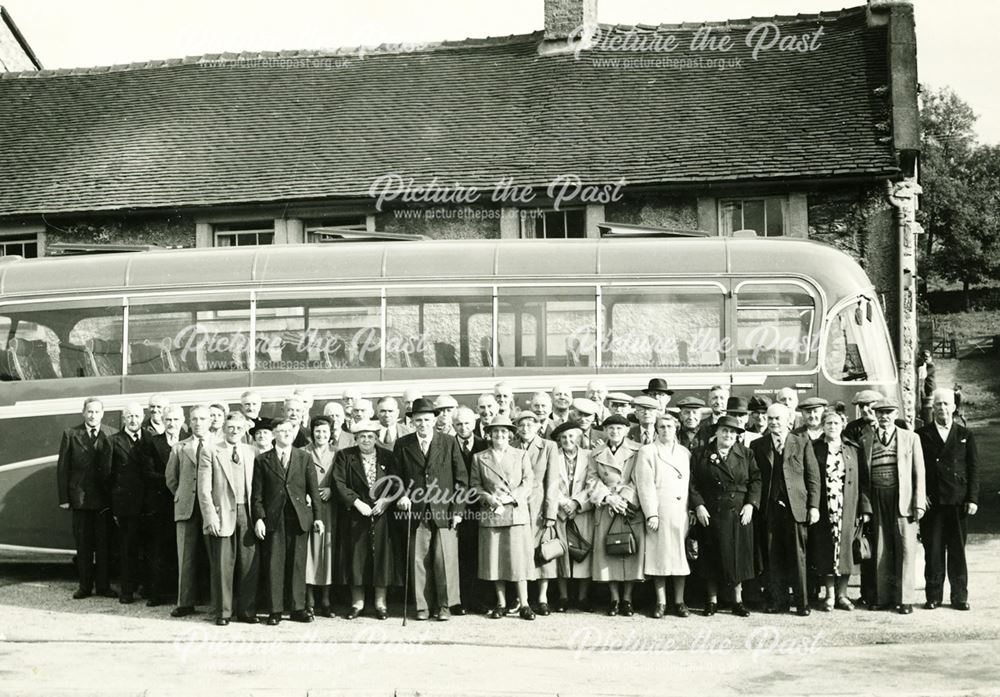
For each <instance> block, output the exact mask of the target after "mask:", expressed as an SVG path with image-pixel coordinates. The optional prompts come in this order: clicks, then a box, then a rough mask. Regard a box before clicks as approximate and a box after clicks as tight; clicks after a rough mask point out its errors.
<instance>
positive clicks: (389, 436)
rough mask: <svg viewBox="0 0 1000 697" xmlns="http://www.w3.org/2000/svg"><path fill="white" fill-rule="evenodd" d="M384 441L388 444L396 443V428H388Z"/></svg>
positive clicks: (383, 437)
mask: <svg viewBox="0 0 1000 697" xmlns="http://www.w3.org/2000/svg"><path fill="white" fill-rule="evenodd" d="M382 442H383V443H385V444H386V445H392V444H393V443H395V442H396V433H395V429H392V428H386V429H385V435H384V436H382Z"/></svg>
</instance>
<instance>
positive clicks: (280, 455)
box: [278, 451, 288, 469]
mask: <svg viewBox="0 0 1000 697" xmlns="http://www.w3.org/2000/svg"><path fill="white" fill-rule="evenodd" d="M278 462H280V463H281V467H282V469H288V455H286V454H285V453H284V452H283V451H282V452H280V453H278Z"/></svg>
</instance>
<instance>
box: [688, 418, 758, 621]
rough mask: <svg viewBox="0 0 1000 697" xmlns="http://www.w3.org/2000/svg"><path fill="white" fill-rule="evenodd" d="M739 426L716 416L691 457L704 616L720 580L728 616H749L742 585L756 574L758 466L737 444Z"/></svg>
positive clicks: (712, 608) (711, 608) (691, 500)
mask: <svg viewBox="0 0 1000 697" xmlns="http://www.w3.org/2000/svg"><path fill="white" fill-rule="evenodd" d="M741 433H743V427H742V426H740V424H739V422H738V421H737V420H736V419H735V418H734V417H732V416H723V417H720V418H719V421H718V423H716V425H715V440H714V441H712V442H710V443H709V444H708V445H707V446H706V447H705V448H704V450H702V451H701V453H700V454H699V455H698V457H697V458H696V459H695V463H694V466H693V467H692V469H691V488H690V491H689V503H690V506H691V508H692V509H693V510H694V512H695V516H696V517H697V519H698V525H699V526H700V527H699V539H700V541H701V542H702V549H701V554H700V555H699V559H698V563H699V565H700V566H701V569H702V575H703V576H704V577H705V585H706V587H707V591H708V597H707V599H706V603H705V615H706V616H711V615H714V614H715V610H716V607H717V605H718V601H719V583H724V584H726V585H727V586H731V587H732V588H733V590H734V594H735V600H736V604H735V605H734V606H733V614H734V615H738V616H739V617H748V616H749V615H750V611H749V610H747V608H746V606H745V605H744V604H743V591H742V583H743V581H745V580H747V579H751V578H753V577H754V576H755V572H754V529H753V526H752V525H750V522H751V521H752V520H753V514H754V509H756V508H759V507H760V487H761V482H760V470H759V469H757V462H756V460H755V459H754V456H753V452H752V451H751V450H750V449H749V448H747V447H746V446H745V445H743V444H742V443H740V442H739V435H740V434H741Z"/></svg>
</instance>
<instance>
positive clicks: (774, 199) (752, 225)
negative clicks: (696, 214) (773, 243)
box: [719, 196, 787, 237]
mask: <svg viewBox="0 0 1000 697" xmlns="http://www.w3.org/2000/svg"><path fill="white" fill-rule="evenodd" d="M786 208H787V206H786V201H785V199H784V197H781V196H768V197H762V198H743V199H731V200H724V201H720V202H719V233H720V234H721V235H723V236H728V235H732V234H733V233H734V232H736V231H738V230H753V231H754V232H756V233H757V234H758V235H759V236H760V237H780V236H781V235H784V234H785V210H786Z"/></svg>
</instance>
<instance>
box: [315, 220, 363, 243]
mask: <svg viewBox="0 0 1000 697" xmlns="http://www.w3.org/2000/svg"><path fill="white" fill-rule="evenodd" d="M305 229H306V242H329V241H332V240H336V239H338V236H337V230H344V231H345V232H365V231H366V230H367V229H368V224H367V216H364V215H348V216H338V217H335V218H322V219H320V220H308V221H306V223H305Z"/></svg>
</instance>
